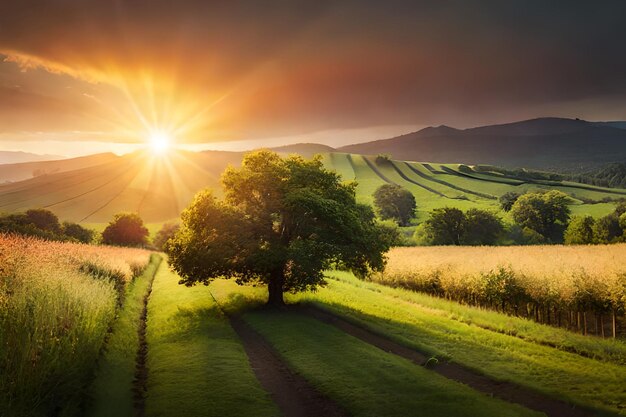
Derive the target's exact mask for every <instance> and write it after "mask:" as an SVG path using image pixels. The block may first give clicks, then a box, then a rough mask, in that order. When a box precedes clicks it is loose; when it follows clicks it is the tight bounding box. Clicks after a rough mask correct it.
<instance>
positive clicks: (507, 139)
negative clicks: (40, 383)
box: [338, 118, 626, 171]
mask: <svg viewBox="0 0 626 417" xmlns="http://www.w3.org/2000/svg"><path fill="white" fill-rule="evenodd" d="M338 151H341V152H346V153H358V154H366V155H375V154H380V153H386V154H390V155H392V156H393V157H395V158H402V159H407V160H415V161H437V162H450V161H454V162H459V163H465V164H490V165H500V166H505V167H512V168H515V167H526V168H534V169H543V170H553V171H577V170H582V169H589V168H593V167H598V166H600V165H603V164H606V163H611V162H620V161H624V160H626V130H625V129H620V128H618V127H616V126H613V125H612V124H598V123H591V122H586V121H584V120H577V119H576V120H573V119H560V118H540V119H533V120H526V121H522V122H516V123H507V124H502V125H493V126H483V127H477V128H471V129H462V130H461V129H454V128H451V127H447V126H439V127H428V128H425V129H422V130H420V131H418V132H413V133H409V134H406V135H402V136H398V137H395V138H391V139H384V140H377V141H373V142H367V143H361V144H355V145H348V146H344V147H341V148H338Z"/></svg>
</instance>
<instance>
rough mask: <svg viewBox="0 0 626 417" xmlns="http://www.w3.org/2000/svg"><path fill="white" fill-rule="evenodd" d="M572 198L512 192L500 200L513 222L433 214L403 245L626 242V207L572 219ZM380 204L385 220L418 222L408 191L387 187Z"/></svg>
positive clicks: (377, 199)
mask: <svg viewBox="0 0 626 417" xmlns="http://www.w3.org/2000/svg"><path fill="white" fill-rule="evenodd" d="M570 202H571V199H570V197H569V196H567V194H565V193H563V192H561V191H557V190H552V191H540V192H532V193H526V194H519V193H515V192H509V193H506V194H504V195H502V196H501V197H500V208H501V209H502V210H503V211H504V212H509V213H510V215H511V218H512V220H513V222H512V223H506V222H504V221H503V220H502V218H501V217H500V216H499V214H498V213H496V212H492V211H488V210H481V209H476V208H473V209H469V210H467V211H465V212H464V211H462V210H460V209H458V208H454V207H442V208H437V209H434V210H433V211H431V212H430V215H429V217H428V219H426V220H425V221H424V222H422V223H421V224H420V225H418V226H417V228H416V230H415V232H414V234H413V235H412V236H411V237H408V238H405V239H404V240H403V241H402V242H399V244H400V245H409V246H410V245H538V244H551V243H565V244H571V245H576V244H606V243H618V242H624V241H626V202H621V203H619V204H618V205H617V206H616V208H615V210H614V211H613V212H612V213H610V214H608V215H606V216H604V217H601V218H599V219H594V218H593V217H591V216H574V217H572V216H571V211H570V208H569V204H570ZM374 204H375V206H376V209H377V212H378V215H379V217H380V218H381V219H383V220H392V221H394V222H396V223H397V224H398V225H399V226H407V225H409V224H410V223H411V220H412V219H414V218H415V209H416V201H415V197H414V196H413V194H411V193H410V192H409V191H408V190H406V189H404V188H402V187H400V186H398V185H392V184H385V185H383V186H381V187H380V188H378V189H377V190H376V192H375V193H374Z"/></svg>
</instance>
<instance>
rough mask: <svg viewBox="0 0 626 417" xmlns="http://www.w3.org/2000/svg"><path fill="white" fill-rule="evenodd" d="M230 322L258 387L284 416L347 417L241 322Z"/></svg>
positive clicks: (231, 319)
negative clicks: (259, 385) (266, 393)
mask: <svg viewBox="0 0 626 417" xmlns="http://www.w3.org/2000/svg"><path fill="white" fill-rule="evenodd" d="M230 323H231V326H232V327H233V329H234V330H235V332H236V333H237V335H239V338H240V339H241V342H242V343H243V347H244V349H245V351H246V354H247V355H248V358H249V360H250V365H251V366H252V370H253V371H254V373H255V375H256V377H257V378H258V380H259V382H260V383H261V386H262V387H263V388H264V389H265V390H266V391H267V392H269V393H270V395H271V397H272V399H273V400H274V402H275V403H276V405H277V406H278V408H279V409H280V411H281V412H282V414H283V415H284V416H285V417H309V416H310V417H319V416H324V417H333V416H346V415H347V413H346V412H345V411H343V410H342V409H340V408H339V407H338V406H337V405H336V404H335V403H334V402H333V401H332V400H330V399H329V398H327V397H325V396H323V395H322V394H320V393H319V392H318V391H317V390H316V389H315V388H313V387H312V386H311V385H310V384H309V383H308V382H307V381H306V380H305V379H304V378H303V377H301V376H300V375H298V374H296V373H294V372H292V371H291V370H290V369H289V368H288V367H287V365H286V364H285V363H284V362H283V361H282V359H280V357H279V356H278V354H277V353H276V352H275V350H274V349H273V348H272V347H271V346H270V345H269V344H268V343H267V342H266V341H265V340H264V339H263V337H262V336H261V335H260V334H258V333H257V332H256V331H255V330H254V329H252V327H250V326H249V325H248V324H247V323H245V322H244V321H243V320H242V319H240V318H238V317H230Z"/></svg>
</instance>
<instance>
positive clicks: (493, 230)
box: [462, 209, 504, 245]
mask: <svg viewBox="0 0 626 417" xmlns="http://www.w3.org/2000/svg"><path fill="white" fill-rule="evenodd" d="M503 232H504V225H503V224H502V220H501V219H500V218H499V217H498V216H497V215H495V214H494V213H491V212H489V211H486V210H480V209H469V210H468V211H467V212H466V213H465V227H464V233H463V238H462V243H463V244H465V245H494V244H495V243H496V241H497V240H498V237H499V236H500V235H501V234H502V233H503Z"/></svg>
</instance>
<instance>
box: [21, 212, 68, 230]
mask: <svg viewBox="0 0 626 417" xmlns="http://www.w3.org/2000/svg"><path fill="white" fill-rule="evenodd" d="M25 214H26V218H27V219H28V222H29V223H31V224H33V225H34V226H35V227H36V228H38V229H41V230H45V231H47V232H51V233H56V234H59V233H61V224H60V223H59V218H58V217H57V216H56V214H54V213H53V212H51V211H50V210H46V209H31V210H28V211H26V213H25Z"/></svg>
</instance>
